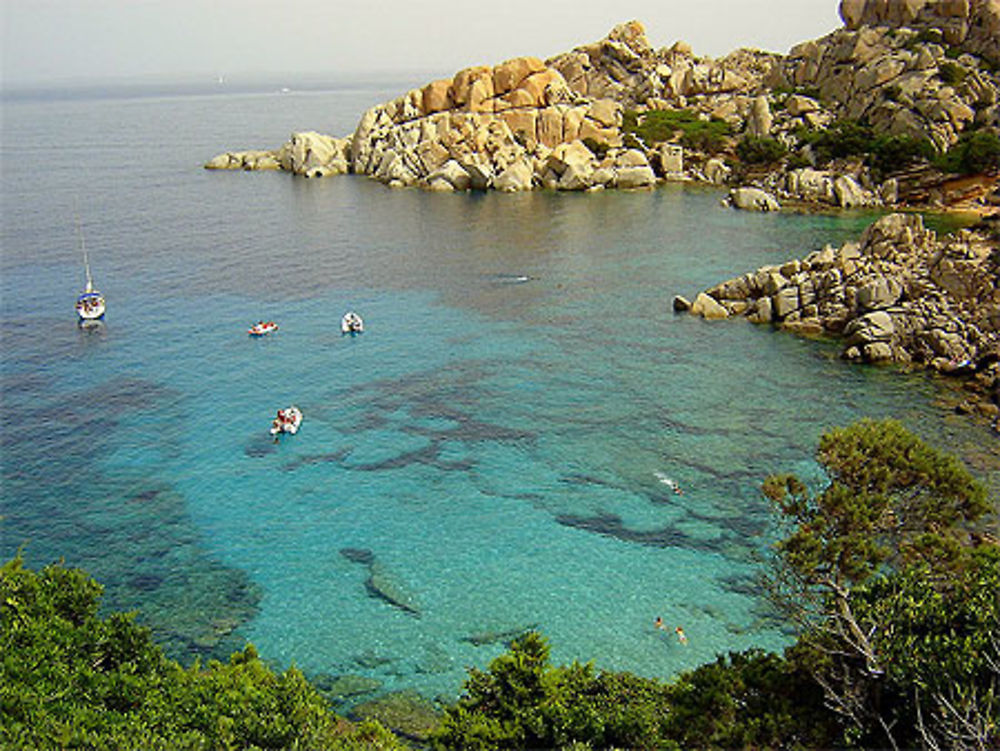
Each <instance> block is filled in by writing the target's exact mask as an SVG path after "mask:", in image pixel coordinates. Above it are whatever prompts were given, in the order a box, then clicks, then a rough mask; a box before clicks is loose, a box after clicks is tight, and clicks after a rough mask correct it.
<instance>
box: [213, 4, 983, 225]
mask: <svg viewBox="0 0 1000 751" xmlns="http://www.w3.org/2000/svg"><path fill="white" fill-rule="evenodd" d="M841 16H842V18H843V19H844V21H845V26H844V27H843V28H841V29H838V30H836V31H834V32H832V33H831V34H828V35H827V36H825V37H822V38H820V39H816V40H812V41H807V42H803V43H802V44H799V45H797V46H795V47H794V48H792V50H791V51H790V52H789V53H788V54H787V55H779V54H775V53H768V52H762V51H759V50H749V49H741V50H737V51H735V52H733V53H731V54H729V55H727V56H725V57H723V58H720V59H710V58H702V57H697V56H695V55H694V53H693V51H692V50H691V48H690V46H689V45H687V44H685V43H683V42H677V43H675V44H673V45H672V46H670V47H667V48H663V49H654V48H653V47H652V46H651V45H650V43H649V40H648V39H647V37H646V33H645V30H644V28H643V26H642V24H641V23H639V22H637V21H630V22H628V23H623V24H620V25H619V26H616V27H615V28H614V29H612V30H611V32H610V33H609V34H608V36H607V37H605V38H604V39H602V40H600V41H598V42H594V43H592V44H588V45H583V46H580V47H577V48H575V49H573V50H571V51H569V52H566V53H563V54H560V55H556V56H555V57H552V58H550V59H548V60H544V61H543V60H540V59H538V58H535V57H520V58H515V59H513V60H508V61H506V62H503V63H500V64H499V65H493V66H489V65H481V66H475V67H470V68H466V69H464V70H461V71H459V72H458V73H456V74H455V75H454V76H452V77H451V78H446V79H441V80H438V81H432V82H430V83H428V84H426V85H425V86H423V87H421V88H419V89H414V90H412V91H409V92H406V93H405V94H403V95H401V96H399V97H397V98H396V99H394V100H392V101H390V102H386V103H384V104H380V105H378V106H376V107H373V108H371V109H370V110H368V111H367V112H365V113H364V115H363V116H362V117H361V120H360V122H359V123H358V126H357V128H356V130H355V131H354V133H352V134H350V135H349V136H347V137H345V138H332V137H329V136H323V135H320V134H318V133H312V132H309V133H295V134H293V135H292V137H291V139H290V140H289V142H288V143H286V144H285V145H284V146H282V147H281V148H280V149H277V150H274V151H260V150H255V151H241V152H230V153H226V154H222V155H220V156H218V157H215V158H214V159H212V160H210V161H209V162H208V163H207V164H206V165H205V166H206V167H208V168H212V169H251V170H252V169H282V170H286V171H289V172H292V173H294V174H297V175H304V176H308V177H320V176H326V175H334V174H342V173H344V172H353V173H356V174H363V175H368V176H370V177H373V178H375V179H377V180H379V181H381V182H383V183H385V184H387V185H391V186H397V187H402V186H419V187H423V188H426V189H429V190H436V191H455V190H458V191H463V190H485V189H496V190H501V191H519V190H530V189H532V188H552V189H557V190H593V189H601V188H644V187H648V186H651V185H654V184H656V182H658V181H660V180H663V179H695V180H704V181H706V182H709V183H712V184H716V185H723V184H725V185H729V186H732V187H752V188H758V189H762V190H764V191H766V192H767V193H769V194H771V196H772V197H773V198H774V199H776V200H777V201H780V202H782V203H806V204H820V205H828V206H835V207H845V208H850V207H857V206H881V205H894V204H896V203H897V202H902V203H906V202H916V203H933V202H942V203H947V202H949V201H953V200H969V199H979V200H982V199H984V198H985V197H987V196H989V195H990V194H991V193H992V192H993V191H994V190H995V189H996V184H997V180H996V177H995V176H993V177H991V178H988V179H986V180H985V181H984V182H983V183H981V184H979V185H977V186H976V187H975V189H971V190H966V191H965V192H964V193H963V192H961V191H959V193H958V194H956V192H955V191H953V190H951V188H950V186H949V185H948V184H947V183H948V180H951V181H952V182H954V179H955V178H954V176H945V175H942V174H940V172H938V171H936V170H930V169H929V170H925V172H924V173H923V174H922V175H921V176H920V177H919V178H918V179H917V180H912V179H908V177H907V174H904V171H903V169H902V168H904V167H909V166H910V165H909V164H908V163H907V161H906V160H902V161H899V163H898V164H896V163H895V162H894V161H893V158H892V157H891V155H890V157H889V158H888V159H883V160H882V162H883V163H880V164H878V165H877V166H873V164H872V163H871V160H869V159H865V158H864V154H863V153H862V154H860V155H858V154H856V153H854V152H850V153H849V154H848V155H847V158H844V155H840V154H836V153H833V154H831V153H828V152H829V151H830V149H827V150H826V151H824V150H823V149H818V148H815V145H816V140H817V139H816V134H817V133H821V132H823V131H824V129H827V128H828V127H829V126H830V125H831V124H834V123H843V122H850V123H865V124H866V127H869V128H870V132H871V134H872V136H871V138H870V139H869V140H874V136H875V135H881V136H887V137H888V136H894V137H900V138H908V139H916V140H926V141H927V142H929V143H930V144H932V145H933V148H934V149H936V150H937V151H938V152H944V151H946V150H947V149H949V148H950V147H951V146H953V145H954V144H956V142H957V141H958V140H959V137H960V136H961V135H962V134H963V133H966V132H967V131H969V130H970V129H972V128H978V129H982V130H985V131H987V132H996V131H997V129H998V128H1000V78H998V76H997V73H996V68H997V65H998V64H1000V63H998V61H1000V50H998V45H1000V41H998V40H1000V33H998V31H1000V0H842V2H841ZM664 112H666V113H671V112H672V113H684V115H685V117H687V118H688V119H687V121H686V122H687V123H688V124H687V125H686V126H683V127H681V126H678V127H677V128H676V129H674V130H670V129H667V131H665V132H662V131H661V132H652V131H646V130H643V128H642V127H641V124H642V123H643V122H644V120H645V118H646V117H647V115H649V116H650V117H652V115H655V114H657V113H660V114H662V113H664ZM699 122H700V123H709V124H710V123H716V124H722V125H721V128H722V130H725V131H726V133H727V135H725V136H723V137H717V138H714V139H708V140H706V139H704V138H698V137H697V136H696V135H692V133H694V131H696V130H697V128H695V127H693V125H692V124H697V123H699ZM720 132H721V131H720ZM747 140H756V141H764V142H773V143H777V144H780V148H781V149H783V150H784V152H785V156H781V154H780V152H777V151H773V152H769V153H773V154H774V158H773V159H772V160H771V161H770V162H767V163H765V164H763V165H757V164H754V163H753V162H751V161H748V160H747V159H745V158H744V157H745V155H744V154H743V152H741V151H740V149H738V148H737V146H738V145H739V144H740V143H741V142H744V141H747ZM864 145H865V144H862V146H864ZM833 151H834V152H836V149H833ZM768 158H769V157H764V160H765V161H766V160H767V159H768ZM907 159H909V157H907ZM910 161H913V160H910ZM919 161H920V160H919V158H917V159H916V162H918V163H919ZM734 205H738V204H736V203H735V202H734ZM769 205H770V204H769Z"/></svg>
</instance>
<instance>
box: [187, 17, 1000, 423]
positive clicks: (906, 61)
mask: <svg viewBox="0 0 1000 751" xmlns="http://www.w3.org/2000/svg"><path fill="white" fill-rule="evenodd" d="M840 15H841V18H842V20H843V22H844V25H843V27H842V28H840V29H837V30H835V31H833V32H832V33H830V34H828V35H826V36H824V37H822V38H820V39H816V40H812V41H807V42H803V43H801V44H799V45H797V46H795V47H793V48H792V49H791V50H790V51H789V52H788V53H787V54H785V55H781V54H776V53H771V52H763V51H760V50H754V49H740V50H737V51H735V52H733V53H731V54H729V55H727V56H725V57H723V58H720V59H711V58H706V57H698V56H696V55H695V54H694V52H693V51H692V49H691V47H690V46H689V45H687V44H685V43H684V42H677V43H675V44H673V45H672V46H670V47H668V48H663V49H654V48H653V47H652V46H651V45H650V44H649V41H648V39H647V37H646V33H645V29H644V28H643V26H642V24H640V23H639V22H636V21H632V22H628V23H624V24H621V25H619V26H617V27H615V28H614V29H613V30H612V31H611V33H610V34H609V35H608V36H607V37H606V38H604V39H602V40H600V41H598V42H595V43H593V44H588V45H584V46H581V47H577V48H576V49H573V50H571V51H569V52H566V53H564V54H561V55H557V56H555V57H552V58H550V59H548V60H544V61H543V60H541V59H539V58H535V57H521V58H516V59H513V60H508V61H506V62H503V63H500V64H498V65H493V66H478V67H472V68H466V69H464V70H461V71H459V72H458V73H456V74H455V75H454V76H452V77H451V78H447V79H442V80H438V81H432V82H430V83H428V84H427V85H425V86H423V87H422V88H419V89H414V90H412V91H409V92H407V93H405V94H403V95H401V96H399V97H397V98H396V99H394V100H392V101H390V102H387V103H384V104H380V105H378V106H375V107H373V108H371V109H369V110H368V111H367V112H365V113H364V115H363V116H362V117H361V120H360V122H359V124H358V127H357V129H356V130H355V131H354V133H352V134H350V135H347V136H345V137H342V138H336V137H332V136H327V135H323V134H320V133H316V132H312V131H309V132H300V133H294V134H292V136H291V138H290V139H289V141H288V142H286V143H285V144H284V145H283V146H281V147H280V148H279V149H276V150H270V151H269V150H256V151H238V152H227V153H225V154H221V155H219V156H217V157H215V158H214V159H212V160H211V161H209V162H208V163H207V164H206V165H205V166H206V168H209V169H243V170H258V169H280V170H285V171H288V172H291V173H294V174H296V175H302V176H305V177H324V176H328V175H339V174H345V173H354V174H360V175H368V176H370V177H373V178H375V179H376V180H379V181H380V182H382V183H384V184H386V185H389V186H392V187H409V186H414V187H420V188H424V189H428V190H433V191H467V190H490V189H492V190H498V191H504V192H513V191H522V190H531V189H537V188H546V189H555V190H567V191H581V190H599V189H604V188H618V189H640V188H650V187H652V186H655V185H656V184H657V183H658V182H661V181H664V180H692V181H699V182H705V183H710V184H714V185H717V186H726V187H728V188H729V189H730V190H729V194H728V198H727V203H729V204H730V205H732V206H734V207H736V208H741V209H749V210H759V211H777V210H781V209H782V208H783V207H795V208H805V209H807V210H826V209H829V210H836V209H838V208H851V207H881V208H890V209H892V210H895V209H910V208H914V207H933V208H945V207H963V208H972V209H974V210H976V211H978V213H980V214H981V215H983V216H985V217H986V218H987V219H992V220H993V221H984V222H983V223H981V224H980V225H979V226H978V227H977V228H974V229H970V230H965V231H962V232H959V233H957V234H955V235H953V236H949V237H943V238H938V237H937V236H936V235H935V234H934V233H933V232H931V231H929V230H928V229H926V228H925V227H924V225H923V222H922V220H921V219H920V217H919V216H916V215H908V214H898V213H897V214H892V215H890V216H887V217H884V218H883V219H881V220H879V221H878V222H876V223H875V224H874V225H872V226H871V227H870V228H869V229H868V230H867V231H866V232H865V233H864V235H863V236H862V237H861V238H860V241H859V242H855V243H848V244H846V245H844V246H843V247H841V248H830V247H828V248H825V249H823V250H821V251H817V252H813V253H810V254H809V255H807V256H806V257H804V258H801V259H797V260H790V261H789V262H787V263H785V264H782V265H780V266H775V267H765V268H762V269H757V270H756V271H753V272H750V273H747V274H744V275H743V276H740V277H737V278H735V279H731V280H729V281H727V282H724V283H722V284H719V285H717V286H716V287H713V288H712V289H710V290H707V291H705V292H704V293H702V294H700V295H698V296H697V298H696V299H695V300H694V302H693V303H689V302H688V301H687V300H685V299H684V298H677V299H676V300H675V308H677V309H678V310H688V309H689V310H691V312H693V313H695V314H698V315H702V316H704V317H706V318H730V317H746V318H748V319H749V320H751V321H753V322H756V323H762V324H765V323H766V324H772V325H777V326H780V327H782V328H784V329H787V330H790V331H794V332H796V333H799V334H803V335H809V336H833V337H840V338H842V341H843V354H844V357H845V358H847V359H850V360H856V361H864V362H895V363H905V364H911V365H914V366H918V367H929V368H933V369H935V370H937V371H939V372H942V373H946V374H952V375H956V376H962V377H963V378H964V383H965V385H966V386H967V387H968V398H967V399H965V400H963V402H962V403H961V404H960V405H959V409H960V410H961V411H965V412H969V413H972V414H976V415H980V416H982V417H984V418H986V419H992V420H993V421H994V425H995V426H1000V423H998V420H997V414H998V405H1000V364H998V361H1000V296H998V295H1000V293H998V291H997V290H998V284H997V282H998V281H1000V279H998V275H1000V251H998V245H1000V230H998V228H997V227H998V222H997V221H996V218H997V216H998V215H1000V209H998V207H1000V193H998V191H997V184H998V178H1000V137H998V132H1000V75H998V72H1000V0H841V2H840Z"/></svg>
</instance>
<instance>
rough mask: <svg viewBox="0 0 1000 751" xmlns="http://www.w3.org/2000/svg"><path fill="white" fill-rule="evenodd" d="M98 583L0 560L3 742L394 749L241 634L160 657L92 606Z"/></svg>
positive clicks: (144, 637)
mask: <svg viewBox="0 0 1000 751" xmlns="http://www.w3.org/2000/svg"><path fill="white" fill-rule="evenodd" d="M100 597H101V585H100V584H98V583H97V582H96V581H94V580H93V579H92V578H90V577H89V576H87V575H86V574H85V573H84V572H82V571H80V570H78V569H72V568H67V567H65V566H63V565H61V564H54V565H51V566H46V567H45V568H44V569H42V570H41V571H39V572H34V571H30V570H28V569H26V568H25V567H24V565H23V559H22V557H21V555H20V554H18V555H17V556H16V557H15V558H13V559H12V560H10V561H7V562H6V563H5V564H4V565H3V567H2V568H0V623H2V631H0V747H2V748H4V749H30V748H34V749H55V748H108V749H111V748H113V749H136V750H137V751H138V750H139V749H141V750H142V751H151V750H156V749H164V750H166V749H170V750H171V751H174V750H176V749H230V748H233V749H236V748H238V749H253V748H323V749H331V750H333V751H338V750H339V751H361V750H375V749H386V750H389V749H401V748H405V747H404V746H403V745H402V744H401V743H400V742H399V741H397V739H396V737H395V736H394V735H393V734H392V733H390V732H389V731H387V730H385V729H384V728H382V727H381V726H379V725H378V724H377V723H370V722H369V723H362V724H359V725H355V724H352V723H348V722H347V721H346V720H343V719H341V718H339V717H337V716H336V715H334V714H333V713H331V712H330V711H329V709H328V706H327V704H326V701H325V700H324V699H323V698H322V696H321V695H320V694H319V692H318V691H317V690H316V689H315V688H314V687H313V686H312V685H311V684H310V683H309V682H308V681H307V680H306V678H305V676H304V675H303V674H302V673H301V672H300V671H299V670H297V669H296V668H294V667H291V668H288V669H287V670H285V671H284V672H281V673H277V672H275V671H273V670H272V669H271V668H270V667H268V666H267V665H266V664H265V663H264V662H263V661H262V660H261V659H260V657H259V655H258V654H257V651H256V649H254V647H253V646H252V645H247V646H246V647H245V648H244V649H243V650H242V651H239V652H236V653H234V654H233V655H232V657H231V658H230V660H229V662H228V663H221V662H218V661H210V662H209V663H208V664H207V665H202V664H200V663H199V662H195V663H194V664H193V665H192V666H190V667H188V668H184V667H182V666H181V665H179V664H178V663H177V662H175V661H173V660H170V659H168V658H167V657H166V656H165V655H164V653H163V650H162V649H161V647H159V646H158V645H157V644H155V643H154V642H153V641H152V639H151V636H150V631H149V630H148V629H147V628H144V627H142V626H140V625H138V624H136V623H135V619H134V614H126V613H113V614H111V615H110V616H108V617H106V618H105V617H100V616H99V614H98V607H99V604H100Z"/></svg>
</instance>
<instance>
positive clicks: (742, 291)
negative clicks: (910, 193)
mask: <svg viewBox="0 0 1000 751" xmlns="http://www.w3.org/2000/svg"><path fill="white" fill-rule="evenodd" d="M674 309H675V310H677V311H690V312H691V313H693V314H695V315H700V316H703V317H704V318H707V319H724V318H731V317H742V318H746V319H748V320H750V321H752V322H754V323H760V324H773V325H776V326H780V327H781V328H782V329H785V330H787V331H791V332H793V333H796V334H800V335H804V336H828V337H835V338H839V340H840V341H841V344H842V353H843V357H845V358H846V359H848V360H854V361H863V362H894V363H900V364H906V365H914V366H917V367H927V368H932V369H934V370H936V371H938V372H940V373H943V374H945V375H951V376H956V377H961V378H962V380H963V385H964V386H965V387H966V397H965V398H964V399H963V400H961V402H960V403H959V404H958V406H957V409H958V410H959V411H961V412H966V413H970V414H973V415H977V416H979V417H980V418H982V419H986V420H990V421H992V422H993V424H994V426H997V418H998V415H1000V222H997V221H990V222H983V223H982V224H981V225H979V226H978V227H975V228H972V229H967V230H960V231H958V232H956V233H953V234H951V235H949V236H947V237H938V236H937V235H936V234H935V233H934V232H933V231H931V230H929V229H927V228H926V227H925V226H924V223H923V220H922V218H921V217H920V215H918V214H900V213H896V214H889V215H887V216H884V217H882V218H881V219H879V220H878V221H876V222H875V223H874V224H872V225H871V226H869V227H868V228H867V229H866V230H865V231H864V233H863V234H862V236H861V238H860V240H859V241H858V242H849V243H845V244H844V245H842V246H841V247H839V248H834V247H830V246H827V247H825V248H823V249H822V250H818V251H813V252H812V253H809V254H808V255H806V256H805V257H803V258H799V259H791V260H789V261H787V262H786V263H783V264H780V265H774V266H764V267H762V268H759V269H756V270H755V271H751V272H748V273H746V274H743V275H742V276H738V277H736V278H733V279H730V280H728V281H725V282H722V283H721V284H718V285H716V286H714V287H712V288H711V289H709V290H706V291H704V292H702V293H700V294H699V295H698V296H697V297H696V298H695V300H694V302H693V303H691V302H688V301H687V300H686V299H685V298H683V297H676V298H675V299H674Z"/></svg>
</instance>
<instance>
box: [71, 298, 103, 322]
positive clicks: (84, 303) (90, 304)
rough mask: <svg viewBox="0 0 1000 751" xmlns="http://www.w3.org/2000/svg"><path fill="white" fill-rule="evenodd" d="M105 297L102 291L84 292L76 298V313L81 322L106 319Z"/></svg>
mask: <svg viewBox="0 0 1000 751" xmlns="http://www.w3.org/2000/svg"><path fill="white" fill-rule="evenodd" d="M104 311H105V304H104V297H103V296H102V295H101V293H100V292H96V291H95V292H84V293H83V294H82V295H80V296H79V297H78V298H77V300H76V314H77V316H79V318H80V322H81V323H82V322H84V321H100V320H103V319H104Z"/></svg>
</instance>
